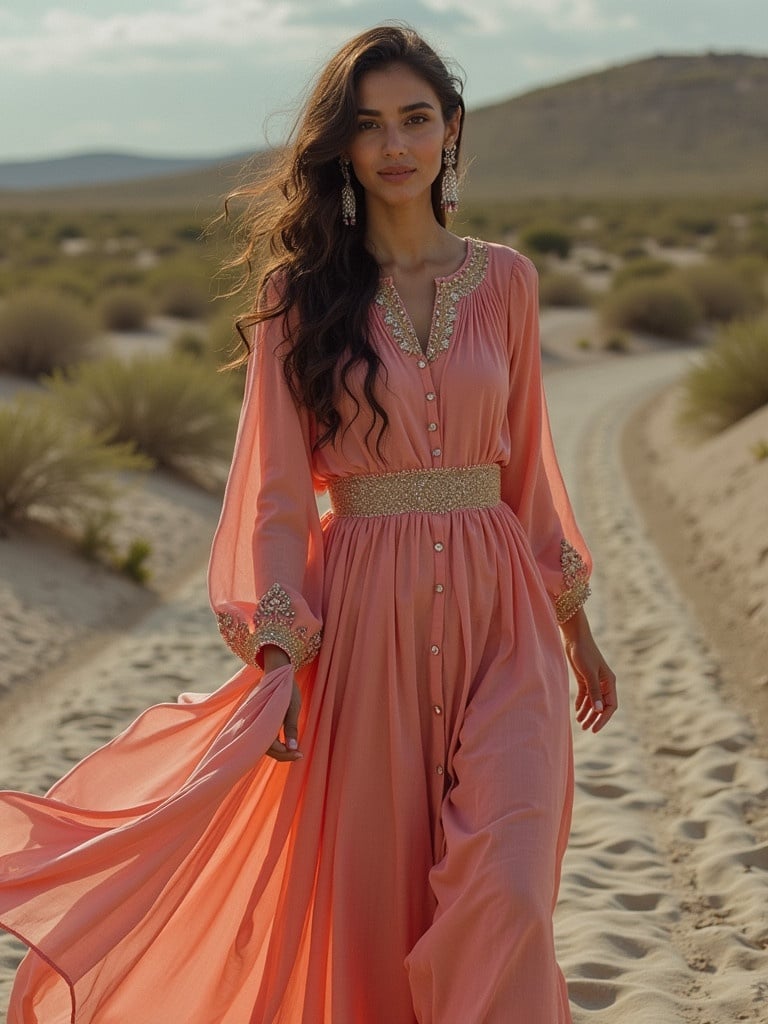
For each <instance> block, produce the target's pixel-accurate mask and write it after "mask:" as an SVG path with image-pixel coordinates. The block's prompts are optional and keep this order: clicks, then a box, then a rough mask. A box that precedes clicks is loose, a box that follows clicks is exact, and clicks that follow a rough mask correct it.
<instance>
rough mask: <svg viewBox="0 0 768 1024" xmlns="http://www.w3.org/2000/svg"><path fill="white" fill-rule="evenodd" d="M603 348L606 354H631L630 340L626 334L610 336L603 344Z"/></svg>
mask: <svg viewBox="0 0 768 1024" xmlns="http://www.w3.org/2000/svg"><path fill="white" fill-rule="evenodd" d="M603 348H604V349H605V351H606V352H618V353H619V354H621V355H623V354H624V353H625V352H629V339H628V338H627V336H626V334H620V333H614V334H609V335H608V337H607V338H606V339H605V341H604V342H603Z"/></svg>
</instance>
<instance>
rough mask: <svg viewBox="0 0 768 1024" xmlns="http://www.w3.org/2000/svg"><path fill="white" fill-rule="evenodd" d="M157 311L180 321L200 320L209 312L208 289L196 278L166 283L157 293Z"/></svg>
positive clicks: (185, 278)
mask: <svg viewBox="0 0 768 1024" xmlns="http://www.w3.org/2000/svg"><path fill="white" fill-rule="evenodd" d="M157 303H158V309H159V310H160V312H161V313H165V314H166V316H175V317H178V318H179V319H180V320H200V319H202V318H203V317H205V316H208V314H209V313H210V312H211V299H210V293H209V287H208V285H207V284H206V283H205V282H202V281H200V280H199V279H198V278H196V277H178V278H176V279H174V280H169V281H167V282H166V283H165V284H164V285H162V286H161V288H160V289H159V291H158V299H157Z"/></svg>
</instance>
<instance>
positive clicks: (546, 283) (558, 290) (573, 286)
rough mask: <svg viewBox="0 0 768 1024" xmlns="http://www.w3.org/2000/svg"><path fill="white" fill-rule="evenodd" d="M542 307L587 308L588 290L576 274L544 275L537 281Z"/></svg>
mask: <svg viewBox="0 0 768 1024" xmlns="http://www.w3.org/2000/svg"><path fill="white" fill-rule="evenodd" d="M539 298H540V299H541V304H542V305H543V306H588V305H589V300H590V294H589V289H588V288H587V286H586V285H585V284H584V282H583V281H582V279H581V278H580V277H579V276H578V274H567V273H554V272H553V273H544V274H542V275H541V278H540V280H539Z"/></svg>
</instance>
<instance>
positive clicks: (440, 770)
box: [435, 764, 443, 775]
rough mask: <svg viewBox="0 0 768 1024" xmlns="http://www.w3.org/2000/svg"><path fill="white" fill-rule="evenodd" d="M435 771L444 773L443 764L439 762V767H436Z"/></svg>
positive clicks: (439, 773)
mask: <svg viewBox="0 0 768 1024" xmlns="http://www.w3.org/2000/svg"><path fill="white" fill-rule="evenodd" d="M435 771H436V772H437V774H438V775H442V774H443V766H442V765H441V764H439V765H438V766H437V768H435Z"/></svg>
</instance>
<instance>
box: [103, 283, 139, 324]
mask: <svg viewBox="0 0 768 1024" xmlns="http://www.w3.org/2000/svg"><path fill="white" fill-rule="evenodd" d="M99 306H100V309H101V318H102V320H103V322H104V326H105V327H108V328H109V329H110V330H112V331H140V330H142V329H143V328H144V327H146V324H147V318H148V317H149V300H148V299H147V296H146V295H145V293H144V292H143V291H142V290H141V289H140V288H131V287H129V286H127V285H124V286H122V287H114V288H110V289H109V290H108V291H106V292H104V294H103V296H102V298H101V302H100V303H99Z"/></svg>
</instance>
